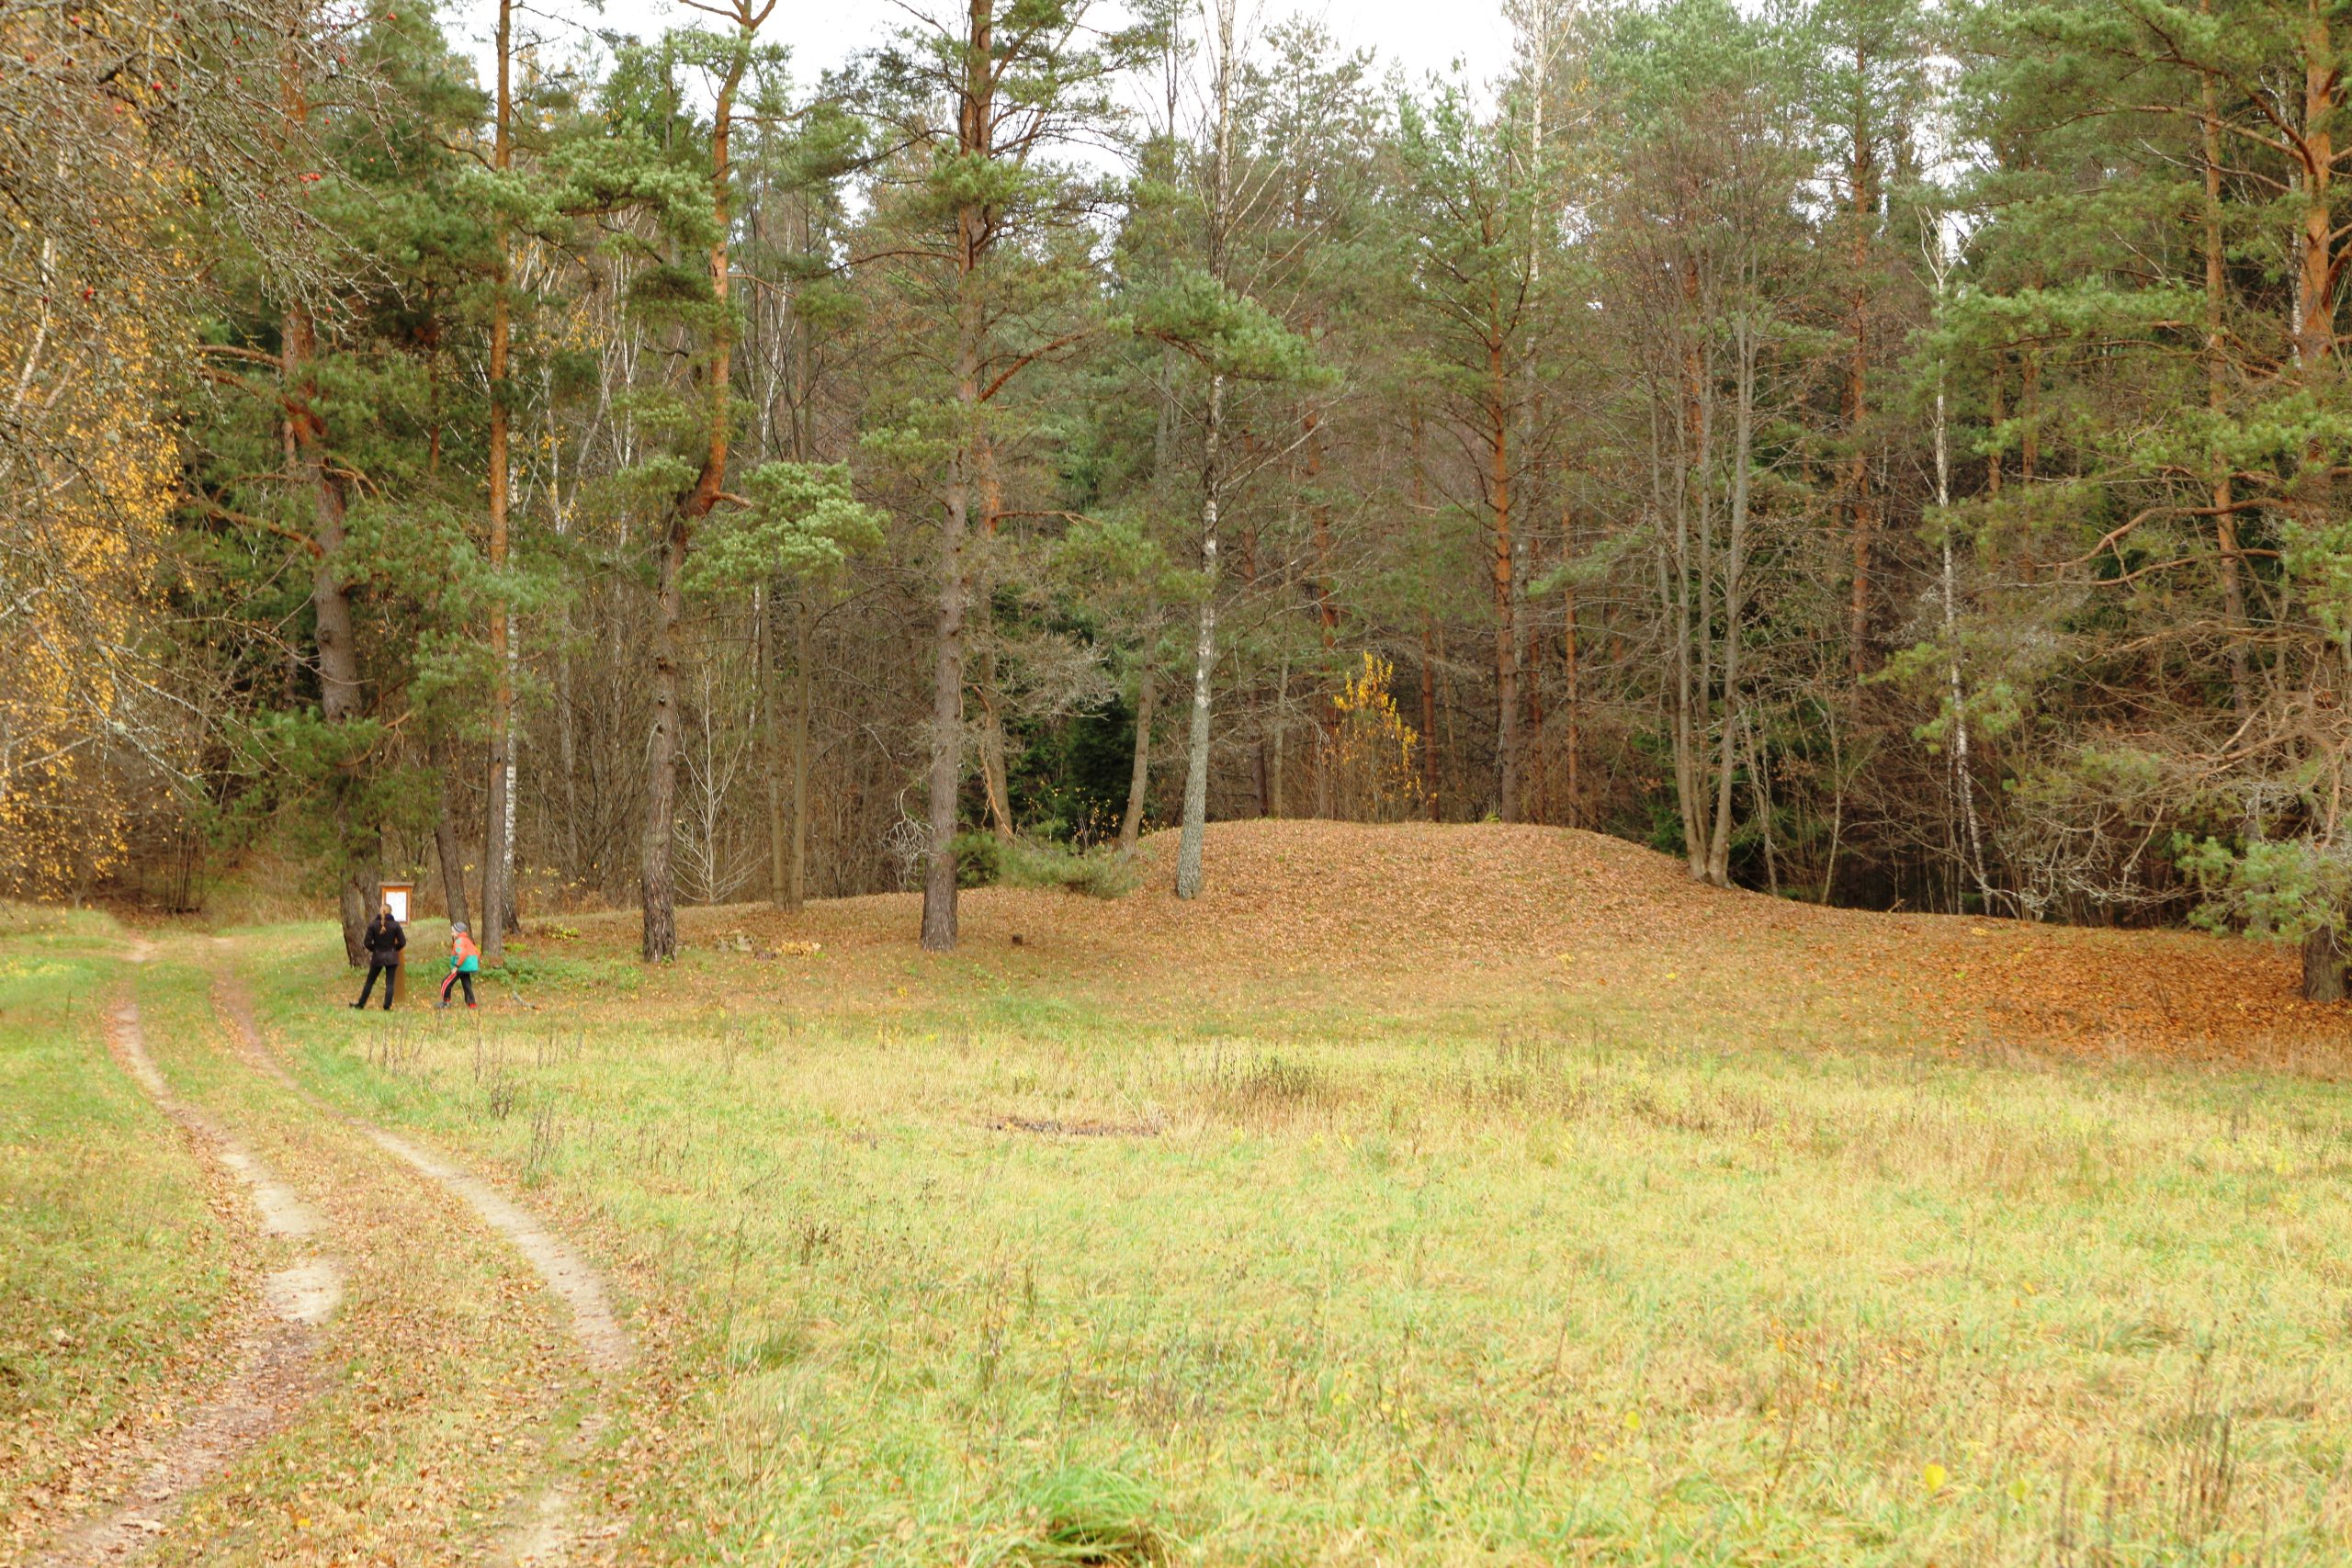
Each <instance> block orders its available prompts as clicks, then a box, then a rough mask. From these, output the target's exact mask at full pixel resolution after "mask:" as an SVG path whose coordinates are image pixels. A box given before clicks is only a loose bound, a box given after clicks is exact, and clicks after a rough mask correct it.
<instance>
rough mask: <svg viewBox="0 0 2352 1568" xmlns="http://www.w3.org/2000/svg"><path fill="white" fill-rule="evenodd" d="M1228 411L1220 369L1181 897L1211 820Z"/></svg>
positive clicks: (1207, 475)
mask: <svg viewBox="0 0 2352 1568" xmlns="http://www.w3.org/2000/svg"><path fill="white" fill-rule="evenodd" d="M1224 417H1225V375H1224V373H1223V372H1222V371H1217V372H1213V373H1212V374H1211V375H1210V377H1209V398H1208V405H1207V407H1206V408H1205V409H1204V411H1203V414H1202V422H1201V423H1202V429H1203V436H1204V439H1203V454H1204V455H1203V457H1202V459H1201V577H1202V591H1201V614H1200V621H1199V625H1198V628H1197V630H1196V632H1195V634H1194V637H1193V727H1192V731H1191V733H1190V735H1189V736H1187V738H1186V740H1185V746H1184V816H1183V821H1182V827H1181V829H1179V831H1178V833H1177V838H1176V897H1179V898H1197V897H1200V893H1201V877H1202V869H1201V848H1202V840H1203V839H1204V837H1205V836H1206V830H1207V824H1208V806H1209V682H1210V678H1211V677H1212V676H1213V675H1214V674H1215V673H1216V576H1217V573H1216V565H1217V561H1216V551H1217V531H1216V530H1217V503H1218V502H1219V501H1220V500H1221V499H1222V497H1223V489H1224V475H1223V470H1222V469H1221V468H1220V466H1219V459H1220V458H1221V457H1222V456H1223V454H1222V452H1221V451H1220V450H1219V447H1218V443H1219V440H1220V438H1221V437H1222V435H1223V434H1224V433H1223V430H1222V424H1223V421H1224ZM1276 809H1277V810H1279V809H1280V807H1279V805H1278V806H1277V807H1276Z"/></svg>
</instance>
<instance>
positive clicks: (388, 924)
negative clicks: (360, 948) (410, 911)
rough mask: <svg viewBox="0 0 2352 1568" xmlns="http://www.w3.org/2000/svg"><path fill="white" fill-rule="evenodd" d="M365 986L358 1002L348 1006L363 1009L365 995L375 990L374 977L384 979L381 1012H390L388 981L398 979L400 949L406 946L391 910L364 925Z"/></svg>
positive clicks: (387, 908) (405, 938)
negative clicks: (366, 948) (366, 928)
mask: <svg viewBox="0 0 2352 1568" xmlns="http://www.w3.org/2000/svg"><path fill="white" fill-rule="evenodd" d="M367 940H368V983H367V984H366V985H364V986H361V987H359V999H358V1000H357V1001H356V1002H354V1003H352V1004H351V1005H352V1006H353V1007H356V1008H364V1007H366V1006H367V1005H368V992H370V991H372V990H374V989H375V988H376V976H378V975H379V974H380V975H382V976H384V1010H385V1011H386V1012H390V1011H391V1010H392V982H393V981H395V980H397V979H399V978H400V977H401V948H403V947H406V946H407V945H408V932H406V931H402V930H401V923H400V921H398V920H396V919H392V907H391V906H390V904H386V905H385V906H384V912H383V913H382V914H380V915H379V916H377V917H376V918H375V919H372V920H370V921H368V939H367Z"/></svg>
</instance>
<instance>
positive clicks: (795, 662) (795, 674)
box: [784, 599, 815, 912]
mask: <svg viewBox="0 0 2352 1568" xmlns="http://www.w3.org/2000/svg"><path fill="white" fill-rule="evenodd" d="M813 619H815V616H814V615H812V614H811V612H810V610H809V604H808V601H807V600H805V599H804V600H802V601H801V602H800V603H799V604H797V606H796V607H795V613H794V615H793V626H792V844H791V856H790V858H789V859H788V860H786V863H785V877H784V907H785V908H787V909H791V910H794V911H796V912H797V910H798V909H799V908H800V906H801V905H802V903H804V902H805V901H806V900H807V897H808V892H809V703H810V701H811V700H812V699H811V692H812V690H813V685H812V682H811V671H810V667H809V622H810V621H812V620H813Z"/></svg>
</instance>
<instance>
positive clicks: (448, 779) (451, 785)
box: [433, 740, 469, 926]
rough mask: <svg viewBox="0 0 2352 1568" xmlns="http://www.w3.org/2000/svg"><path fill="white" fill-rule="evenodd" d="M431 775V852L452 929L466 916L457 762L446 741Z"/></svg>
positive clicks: (437, 750)
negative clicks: (435, 792)
mask: <svg viewBox="0 0 2352 1568" xmlns="http://www.w3.org/2000/svg"><path fill="white" fill-rule="evenodd" d="M433 763H434V769H433V771H434V773H435V774H437V775H438V784H439V800H438V807H439V809H438V810H436V811H435V813H434V817H433V849H434V852H435V855H436V856H437V857H438V858H439V860H440V863H441V904H442V908H443V909H444V910H445V911H446V912H447V915H448V917H449V921H450V923H451V924H452V925H460V926H462V925H465V924H468V923H469V921H468V918H467V915H466V861H465V852H464V851H463V850H462V849H461V848H459V846H458V825H457V807H458V801H457V793H458V792H457V771H458V770H457V762H456V760H455V758H454V756H453V755H452V748H451V747H450V745H449V743H448V742H447V741H446V740H444V741H436V742H435V744H434V748H433Z"/></svg>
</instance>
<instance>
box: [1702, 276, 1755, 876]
mask: <svg viewBox="0 0 2352 1568" xmlns="http://www.w3.org/2000/svg"><path fill="white" fill-rule="evenodd" d="M1732 344H1733V352H1734V353H1735V354H1736V355H1738V368H1737V371H1736V376H1735V386H1734V389H1733V396H1734V398H1735V399H1736V401H1735V402H1734V403H1733V406H1732V451H1731V463H1732V468H1731V509H1730V516H1729V519H1728V530H1729V537H1728V538H1727V539H1726V540H1725V541H1724V604H1723V623H1724V629H1723V688H1722V689H1723V708H1722V717H1721V720H1720V722H1721V724H1722V726H1723V735H1722V738H1721V740H1722V744H1721V746H1720V749H1719V753H1718V762H1717V765H1716V770H1715V804H1714V831H1713V834H1712V835H1711V836H1710V838H1709V840H1708V843H1707V880H1708V881H1710V882H1712V883H1713V884H1714V885H1715V886H1718V887H1728V886H1731V808H1732V778H1733V775H1734V773H1736V771H1737V761H1738V751H1737V743H1738V739H1739V728H1740V723H1741V718H1742V713H1743V709H1742V707H1741V693H1740V687H1739V655H1740V647H1741V642H1742V640H1743V639H1742V637H1741V636H1740V630H1741V626H1740V623H1741V619H1742V617H1743V616H1744V615H1746V614H1747V604H1746V602H1745V600H1746V592H1747V591H1746V585H1745V583H1744V582H1743V581H1742V577H1743V575H1744V573H1745V570H1746V568H1747V505H1748V493H1749V473H1750V470H1751V469H1752V468H1753V467H1754V458H1755V434H1756V361H1757V355H1758V344H1757V339H1756V322H1755V320H1754V318H1753V317H1752V316H1751V315H1750V314H1749V312H1748V311H1747V310H1745V309H1743V310H1741V311H1740V313H1739V315H1738V316H1737V317H1736V319H1735V321H1733V324H1732Z"/></svg>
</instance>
